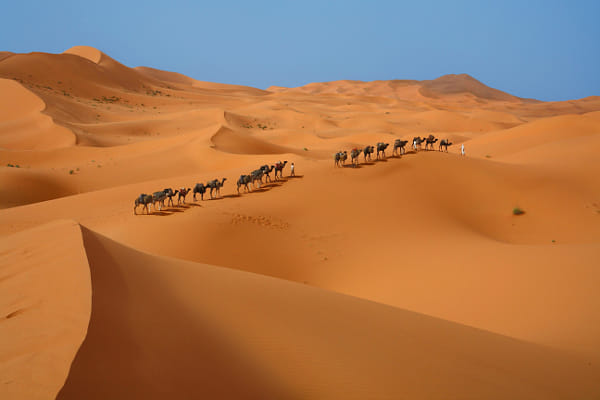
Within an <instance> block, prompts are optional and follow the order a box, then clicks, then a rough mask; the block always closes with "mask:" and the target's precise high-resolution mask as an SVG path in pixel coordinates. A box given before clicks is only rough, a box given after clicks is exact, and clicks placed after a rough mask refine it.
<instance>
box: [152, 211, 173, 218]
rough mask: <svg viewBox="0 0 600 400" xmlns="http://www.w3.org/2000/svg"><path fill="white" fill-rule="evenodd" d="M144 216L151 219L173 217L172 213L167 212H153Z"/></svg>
mask: <svg viewBox="0 0 600 400" xmlns="http://www.w3.org/2000/svg"><path fill="white" fill-rule="evenodd" d="M146 215H151V216H153V217H167V216H169V215H173V213H171V212H167V211H153V212H152V213H151V214H146Z"/></svg>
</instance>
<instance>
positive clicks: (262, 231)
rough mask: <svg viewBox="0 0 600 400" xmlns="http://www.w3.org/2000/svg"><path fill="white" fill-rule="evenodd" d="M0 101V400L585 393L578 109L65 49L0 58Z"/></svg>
mask: <svg viewBox="0 0 600 400" xmlns="http://www.w3.org/2000/svg"><path fill="white" fill-rule="evenodd" d="M0 88H1V89H2V90H0V105H2V107H0V166H1V167H0V221H2V223H1V224H0V237H1V238H2V239H1V241H0V248H1V252H0V257H1V258H0V260H2V262H1V263H0V308H1V309H2V310H0V311H1V313H0V371H3V372H2V373H1V374H0V398H55V397H57V396H58V397H59V398H78V399H80V398H103V399H105V398H115V399H120V398H123V399H131V398H165V397H173V398H190V397H191V398H195V397H206V398H232V399H239V398H257V399H258V398H261V399H263V398H298V399H307V398H311V399H312V398H314V399H317V398H318V399H322V398H356V399H364V398H382V399H383V398H389V399H398V398H415V399H420V398H427V399H431V398H440V399H446V398H473V399H481V398H486V399H487V398H498V399H506V398H511V399H517V398H518V399H532V398H540V399H550V398H564V399H572V398H595V397H598V396H599V395H600V386H599V385H598V382H600V314H598V310H599V309H600V295H598V283H599V282H600V267H599V266H600V187H599V186H598V184H597V177H598V174H599V173H600V158H599V157H598V156H597V154H598V153H599V152H600V98H599V97H588V98H584V99H579V100H571V101H566V102H540V101H536V100H531V99H520V98H518V97H515V96H512V95H510V94H507V93H504V92H501V91H499V90H497V89H493V88H489V87H487V86H486V85H484V84H483V83H481V82H478V81H477V80H475V79H474V78H472V77H470V76H468V75H464V74H463V75H447V76H444V77H440V78H438V79H436V80H432V81H409V80H406V81H374V82H360V81H335V82H324V83H311V84H309V85H306V86H303V87H300V88H281V87H271V88H269V89H268V90H266V91H265V90H260V89H255V88H249V87H244V86H239V85H227V84H223V83H210V82H202V81H197V80H194V79H191V78H188V77H186V76H183V75H181V74H178V73H175V72H167V71H160V70H156V69H153V68H148V67H137V68H129V67H126V66H124V65H122V64H120V63H119V62H118V61H116V60H114V59H112V58H111V57H109V56H108V55H106V54H104V53H102V52H101V51H99V50H97V49H94V48H90V47H86V46H78V47H74V48H72V49H69V50H67V51H66V52H65V53H64V54H44V53H31V54H12V53H0ZM430 134H432V135H434V136H436V137H437V138H438V141H437V142H436V143H434V150H435V151H424V150H421V151H418V152H414V151H413V150H412V146H411V144H412V139H413V137H415V136H420V137H424V136H428V135H430ZM395 139H404V140H408V141H409V143H408V144H407V146H406V150H407V154H405V155H402V156H401V157H400V156H395V157H392V156H391V155H392V147H393V143H394V140H395ZM441 139H446V140H448V141H450V142H452V144H451V145H450V146H449V148H448V152H440V151H439V143H440V140H441ZM377 142H385V143H391V145H390V146H389V147H388V148H387V149H386V156H387V157H386V158H384V159H381V160H377V159H376V157H375V154H373V159H372V160H371V161H367V160H365V159H364V157H363V155H362V154H361V156H360V157H359V167H358V168H351V167H350V160H349V159H348V161H347V162H346V165H345V166H344V167H341V168H340V167H334V160H333V154H334V153H335V152H337V151H340V150H347V151H348V152H350V150H351V149H352V148H355V147H356V148H361V149H362V148H364V147H365V146H367V145H375V144H376V143H377ZM461 144H464V145H465V148H466V157H463V156H461V155H460V154H459V153H460V145H461ZM278 161H287V164H286V165H285V167H284V168H283V177H282V178H281V179H278V180H277V181H275V180H274V171H273V172H272V173H271V174H270V175H271V178H272V179H273V181H272V182H265V183H263V184H262V185H261V186H260V188H259V187H258V186H256V187H254V188H253V189H252V186H251V189H252V190H250V192H246V191H245V190H244V187H243V186H242V187H241V188H240V193H239V194H238V191H237V185H236V182H237V180H238V178H239V176H240V175H241V174H248V173H250V172H251V171H253V170H255V169H257V168H259V167H260V166H261V165H265V164H267V165H273V164H275V163H276V162H278ZM292 162H293V163H294V164H295V172H296V177H290V176H289V175H290V164H291V163H292ZM222 178H226V181H225V184H224V186H223V188H222V189H221V192H220V196H215V198H214V199H211V195H210V193H209V192H207V193H206V194H205V195H204V200H203V201H202V200H200V197H198V199H197V201H194V200H193V198H192V194H191V193H190V194H189V195H187V197H186V202H185V204H180V205H177V196H176V197H174V202H175V204H174V205H167V206H166V207H165V208H163V209H162V210H158V209H153V208H151V209H150V213H149V214H147V213H146V212H145V211H143V209H142V207H139V208H138V209H137V210H136V211H137V214H138V215H135V214H134V200H135V199H136V198H137V197H138V195H139V194H140V193H152V192H155V191H159V190H162V189H164V188H169V187H170V188H173V189H174V190H175V189H180V188H192V187H194V185H195V184H196V183H204V184H206V183H207V182H208V181H210V180H212V179H219V180H221V179H222ZM515 208H519V209H521V210H523V211H524V212H525V213H524V214H522V215H519V216H516V215H513V209H515ZM594 396H595V397H594Z"/></svg>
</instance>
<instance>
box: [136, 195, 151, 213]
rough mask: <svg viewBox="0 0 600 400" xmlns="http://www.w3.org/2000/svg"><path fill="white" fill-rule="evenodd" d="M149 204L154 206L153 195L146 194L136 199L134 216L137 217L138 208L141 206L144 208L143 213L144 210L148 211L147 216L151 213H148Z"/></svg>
mask: <svg viewBox="0 0 600 400" xmlns="http://www.w3.org/2000/svg"><path fill="white" fill-rule="evenodd" d="M148 204H152V195H151V194H145V193H142V194H140V195H139V196H138V197H137V198H136V199H135V206H134V207H133V214H134V215H137V212H136V210H137V208H138V206H139V205H142V206H143V208H142V212H143V211H144V210H146V214H148V213H149V211H148Z"/></svg>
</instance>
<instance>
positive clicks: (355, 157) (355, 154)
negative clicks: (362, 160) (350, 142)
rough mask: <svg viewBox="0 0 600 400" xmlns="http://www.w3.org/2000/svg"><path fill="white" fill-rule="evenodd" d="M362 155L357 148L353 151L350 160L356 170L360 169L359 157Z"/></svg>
mask: <svg viewBox="0 0 600 400" xmlns="http://www.w3.org/2000/svg"><path fill="white" fill-rule="evenodd" d="M360 153H362V151H361V150H359V149H356V148H354V149H352V151H351V152H350V160H351V161H352V166H353V167H354V168H356V167H358V156H360Z"/></svg>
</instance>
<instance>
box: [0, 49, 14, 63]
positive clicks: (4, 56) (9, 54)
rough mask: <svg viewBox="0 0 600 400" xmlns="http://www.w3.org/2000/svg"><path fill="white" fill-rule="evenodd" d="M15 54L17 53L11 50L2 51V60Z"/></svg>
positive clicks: (0, 54)
mask: <svg viewBox="0 0 600 400" xmlns="http://www.w3.org/2000/svg"><path fill="white" fill-rule="evenodd" d="M13 54H15V53H11V52H10V51H0V61H2V60H4V59H5V58H8V57H10V56H12V55H13Z"/></svg>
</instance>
